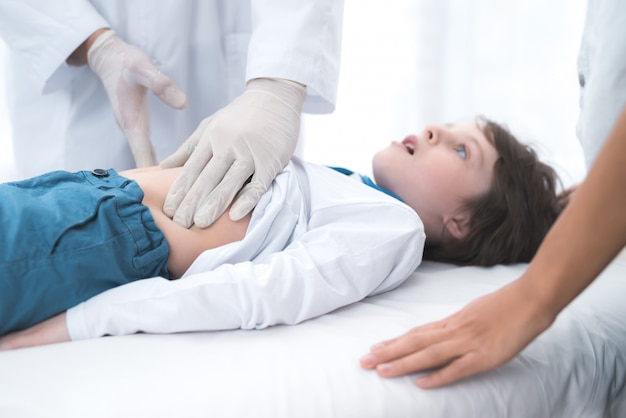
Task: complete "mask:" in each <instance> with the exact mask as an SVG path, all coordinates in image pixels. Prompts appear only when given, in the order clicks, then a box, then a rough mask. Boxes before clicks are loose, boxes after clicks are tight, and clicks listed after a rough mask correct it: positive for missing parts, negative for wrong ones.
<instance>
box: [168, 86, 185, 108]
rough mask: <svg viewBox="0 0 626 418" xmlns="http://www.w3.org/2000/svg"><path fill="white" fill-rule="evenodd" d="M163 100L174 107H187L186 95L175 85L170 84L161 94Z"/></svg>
mask: <svg viewBox="0 0 626 418" xmlns="http://www.w3.org/2000/svg"><path fill="white" fill-rule="evenodd" d="M163 96H164V98H165V101H166V102H167V104H169V105H170V106H172V107H174V108H176V109H184V108H185V107H187V95H186V94H185V93H184V92H183V91H182V90H180V89H179V88H178V87H176V86H170V87H168V88H167V89H166V90H165V93H164V94H163Z"/></svg>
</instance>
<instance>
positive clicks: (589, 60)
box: [577, 0, 626, 168]
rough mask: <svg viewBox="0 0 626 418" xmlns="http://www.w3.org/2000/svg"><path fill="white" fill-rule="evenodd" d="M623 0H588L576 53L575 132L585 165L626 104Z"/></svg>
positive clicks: (624, 8)
mask: <svg viewBox="0 0 626 418" xmlns="http://www.w3.org/2000/svg"><path fill="white" fill-rule="evenodd" d="M624 28H626V2H624V1H623V0H602V1H601V0H592V1H590V2H589V5H588V11H587V18H586V22H585V30H584V33H583V40H582V42H581V48H580V51H579V55H578V77H579V81H580V85H581V89H580V115H579V118H578V125H577V135H578V138H579V139H580V143H581V145H582V148H583V151H584V154H585V162H586V165H587V168H591V165H592V164H593V162H594V161H595V159H596V156H597V155H598V153H599V152H600V149H601V148H602V146H603V145H604V142H605V141H606V139H607V138H608V136H609V133H610V132H611V130H612V129H613V126H614V125H615V123H616V121H617V118H618V116H619V115H620V114H621V112H622V110H623V108H624V106H625V105H626V35H625V32H624Z"/></svg>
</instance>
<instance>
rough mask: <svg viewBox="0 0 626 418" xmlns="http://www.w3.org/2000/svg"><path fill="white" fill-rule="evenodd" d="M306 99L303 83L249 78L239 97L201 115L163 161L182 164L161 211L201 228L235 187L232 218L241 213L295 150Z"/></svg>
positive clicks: (164, 164) (230, 197)
mask: <svg viewBox="0 0 626 418" xmlns="http://www.w3.org/2000/svg"><path fill="white" fill-rule="evenodd" d="M305 98H306V87H305V86H303V85H302V84H298V83H295V82H293V81H288V80H279V79H269V78H259V79H254V80H251V81H249V82H248V86H247V88H246V90H245V91H244V93H243V94H242V95H241V96H239V97H237V98H236V99H235V100H234V101H233V102H232V103H231V104H229V105H228V106H225V107H224V108H222V109H221V110H219V111H218V112H216V113H215V114H213V115H212V116H210V117H208V118H206V119H204V120H203V121H202V122H201V123H200V125H199V126H198V128H197V129H196V131H195V132H194V133H193V134H192V135H191V136H190V137H189V139H187V140H186V141H185V143H184V144H183V145H182V146H181V147H180V148H179V149H178V150H177V151H176V152H175V153H174V154H172V155H171V156H169V157H168V158H166V159H165V160H164V161H163V162H162V163H161V167H164V168H170V167H180V166H182V165H183V164H184V168H183V170H182V172H181V174H180V175H179V177H178V178H177V179H176V181H175V182H174V184H173V185H172V187H171V189H170V191H169V193H168V195H167V198H166V199H165V204H164V206H163V211H164V212H165V213H166V214H167V215H168V216H170V217H173V219H174V221H176V222H177V223H179V224H181V225H183V226H185V227H187V228H189V227H190V226H191V225H192V224H194V223H195V225H196V226H198V227H200V228H204V227H207V226H209V225H211V224H212V223H213V221H214V220H215V219H217V218H218V217H219V216H220V215H221V214H222V213H223V212H224V211H225V210H226V208H227V207H228V205H230V203H231V202H232V200H233V198H234V197H235V195H236V194H237V192H239V194H238V196H237V199H236V201H235V202H234V204H233V205H232V207H231V209H230V217H231V219H233V220H238V219H241V218H243V217H244V216H245V215H246V214H247V213H248V212H250V211H251V210H252V209H253V208H254V206H255V205H256V204H257V203H258V201H259V199H260V198H261V196H262V195H263V193H265V192H266V191H267V189H268V187H269V185H270V184H271V182H272V181H273V180H274V178H275V177H276V175H277V174H278V172H279V171H280V170H282V169H283V168H284V166H285V165H286V164H287V162H288V161H289V159H290V158H291V156H292V155H293V153H294V151H295V148H296V144H297V141H298V135H299V133H300V115H301V112H302V105H303V103H304V99H305ZM250 176H252V177H251V178H250ZM249 179H250V181H249V183H247V184H246V181H248V180H249ZM244 184H245V186H244ZM242 186H243V188H242Z"/></svg>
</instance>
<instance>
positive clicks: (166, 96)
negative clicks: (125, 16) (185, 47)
mask: <svg viewBox="0 0 626 418" xmlns="http://www.w3.org/2000/svg"><path fill="white" fill-rule="evenodd" d="M87 63H88V65H89V68H91V69H92V71H93V72H94V73H96V74H97V75H98V77H100V80H101V81H102V85H103V86H104V89H105V90H106V92H107V95H108V97H109V101H110V102H111V106H112V107H113V114H114V115H115V120H116V121H117V124H118V125H119V126H120V128H121V129H122V131H123V132H124V135H125V136H126V139H127V140H128V145H129V146H130V150H131V152H132V154H133V158H134V159H135V163H136V164H137V167H146V166H150V165H155V164H156V157H155V154H154V148H153V146H152V142H151V140H150V109H149V107H148V100H147V93H148V89H150V90H152V91H153V92H154V94H156V95H157V96H158V97H159V98H160V99H161V100H162V101H163V102H165V103H166V104H168V105H169V106H171V107H173V108H176V109H182V108H184V107H185V106H186V105H187V96H186V95H185V93H183V92H182V91H181V90H180V89H179V88H178V86H176V85H175V84H174V82H173V81H172V80H170V79H169V78H168V77H167V76H165V75H164V74H162V73H161V72H160V71H159V70H158V69H157V68H156V67H155V66H154V64H153V63H152V61H151V60H150V57H149V56H148V55H147V54H146V53H144V52H143V51H141V50H140V49H139V48H136V47H134V46H132V45H129V44H127V43H126V42H124V41H123V40H122V39H120V38H119V37H118V36H117V35H116V34H115V32H114V31H112V30H107V31H106V32H104V33H103V34H101V35H100V36H98V38H97V39H96V40H95V41H94V43H93V44H92V45H91V47H90V48H89V51H88V52H87Z"/></svg>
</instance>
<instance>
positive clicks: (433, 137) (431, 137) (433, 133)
mask: <svg viewBox="0 0 626 418" xmlns="http://www.w3.org/2000/svg"><path fill="white" fill-rule="evenodd" d="M440 135H441V132H439V129H438V128H437V127H436V126H429V127H427V128H426V130H425V131H424V136H425V137H426V141H427V142H428V143H429V144H431V145H435V144H437V143H438V142H439V139H440Z"/></svg>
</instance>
